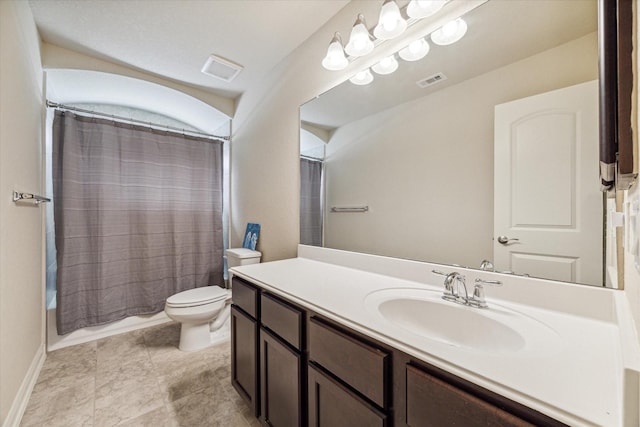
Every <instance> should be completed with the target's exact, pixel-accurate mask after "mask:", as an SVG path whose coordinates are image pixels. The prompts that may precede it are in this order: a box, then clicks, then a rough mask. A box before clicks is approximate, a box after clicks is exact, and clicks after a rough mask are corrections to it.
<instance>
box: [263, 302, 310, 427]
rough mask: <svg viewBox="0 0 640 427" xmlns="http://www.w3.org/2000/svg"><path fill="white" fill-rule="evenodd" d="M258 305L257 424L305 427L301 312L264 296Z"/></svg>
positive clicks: (304, 376)
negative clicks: (258, 371)
mask: <svg viewBox="0 0 640 427" xmlns="http://www.w3.org/2000/svg"><path fill="white" fill-rule="evenodd" d="M260 305H261V310H262V311H261V313H262V315H261V320H260V323H261V325H262V326H261V327H260V391H261V415H260V420H261V421H262V424H263V425H266V426H273V427H295V426H303V425H306V422H305V415H306V411H305V408H306V404H305V401H306V390H305V388H304V386H305V385H306V381H305V379H306V374H305V368H306V360H305V358H304V355H303V353H302V351H303V350H304V345H303V344H304V339H303V338H304V335H303V331H304V329H303V328H304V312H303V311H302V310H300V309H298V308H297V307H295V306H293V305H291V304H288V303H286V302H285V301H283V300H282V299H280V298H277V297H275V296H272V295H269V294H265V293H263V294H262V295H261V297H260Z"/></svg>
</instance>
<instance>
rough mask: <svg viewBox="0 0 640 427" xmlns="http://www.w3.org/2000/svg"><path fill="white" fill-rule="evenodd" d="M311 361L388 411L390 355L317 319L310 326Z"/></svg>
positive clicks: (311, 321)
mask: <svg viewBox="0 0 640 427" xmlns="http://www.w3.org/2000/svg"><path fill="white" fill-rule="evenodd" d="M309 359H310V360H313V361H315V362H316V363H317V364H318V365H320V366H322V367H323V368H325V369H326V370H328V371H330V372H331V373H333V374H334V375H336V376H337V377H338V378H340V379H341V380H342V381H344V382H345V383H347V384H349V385H350V386H351V387H353V388H354V389H356V390H357V391H359V392H360V393H362V394H363V395H364V396H365V397H367V398H368V399H370V400H371V401H372V402H374V403H375V404H377V405H378V406H380V407H381V408H385V409H386V408H387V407H388V403H389V402H388V393H387V381H388V364H389V360H390V356H389V354H388V353H387V352H385V351H383V350H381V349H378V348H376V347H374V346H372V345H371V344H368V343H365V342H363V341H360V340H357V339H355V338H353V337H351V336H349V335H347V334H345V333H343V332H341V331H338V330H336V329H334V328H333V327H331V326H329V325H327V324H325V323H324V322H323V321H321V320H319V319H317V318H311V320H310V322H309Z"/></svg>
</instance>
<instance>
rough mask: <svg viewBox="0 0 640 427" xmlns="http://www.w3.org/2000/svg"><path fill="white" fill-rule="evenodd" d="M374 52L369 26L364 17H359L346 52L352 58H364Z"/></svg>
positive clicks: (345, 49)
mask: <svg viewBox="0 0 640 427" xmlns="http://www.w3.org/2000/svg"><path fill="white" fill-rule="evenodd" d="M372 50H373V42H372V41H371V36H370V34H369V30H367V26H366V24H365V22H364V15H362V14H360V15H358V19H356V22H355V24H353V29H352V30H351V36H350V37H349V43H347V45H346V46H345V47H344V51H345V52H347V54H349V55H351V56H355V57H358V56H364V55H366V54H368V53H370V52H371V51H372Z"/></svg>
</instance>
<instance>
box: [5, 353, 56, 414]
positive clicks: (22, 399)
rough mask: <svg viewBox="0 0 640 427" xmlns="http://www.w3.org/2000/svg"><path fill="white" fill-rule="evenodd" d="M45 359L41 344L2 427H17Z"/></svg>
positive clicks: (45, 355) (45, 354)
mask: <svg viewBox="0 0 640 427" xmlns="http://www.w3.org/2000/svg"><path fill="white" fill-rule="evenodd" d="M46 358H47V353H46V352H45V351H44V344H41V345H40V347H38V351H37V352H36V354H35V356H34V357H33V360H32V361H31V366H29V370H28V371H27V374H26V375H25V377H24V380H22V384H21V385H20V389H18V393H17V394H16V397H15V398H14V399H13V404H12V405H11V408H10V409H9V413H8V414H7V418H6V419H5V420H4V423H2V427H18V426H19V425H20V421H21V420H22V416H23V415H24V411H25V410H26V409H27V405H28V404H29V398H30V397H31V392H32V391H33V387H34V386H35V385H36V381H38V375H40V370H41V369H42V365H43V364H44V360H45V359H46Z"/></svg>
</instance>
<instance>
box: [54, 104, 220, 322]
mask: <svg viewBox="0 0 640 427" xmlns="http://www.w3.org/2000/svg"><path fill="white" fill-rule="evenodd" d="M222 148H223V147H222V142H221V141H216V140H211V139H205V138H196V137H191V136H185V135H181V134H176V133H168V132H165V131H158V130H154V129H151V128H146V127H141V126H135V125H131V124H124V123H118V122H113V121H110V120H102V119H96V118H92V117H85V116H80V115H76V114H73V113H70V112H61V111H56V114H55V118H54V123H53V162H52V172H53V193H54V194H53V195H54V220H55V234H56V236H55V242H56V250H57V261H58V274H57V328H58V333H59V334H66V333H68V332H71V331H73V330H75V329H79V328H82V327H86V326H94V325H100V324H104V323H108V322H112V321H114V320H118V319H122V318H124V317H127V316H132V315H138V314H148V313H156V312H159V311H162V310H163V309H164V303H165V300H166V299H167V297H169V296H170V295H172V294H175V293H177V292H181V291H184V290H186V289H191V288H194V287H199V286H206V285H212V284H213V285H223V283H224V282H223V236H222V184H223V183H222V176H223V175H222V174H223V170H222Z"/></svg>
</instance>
